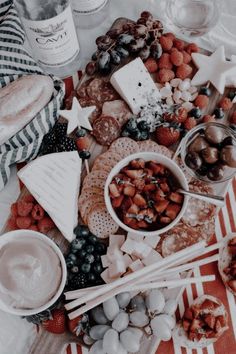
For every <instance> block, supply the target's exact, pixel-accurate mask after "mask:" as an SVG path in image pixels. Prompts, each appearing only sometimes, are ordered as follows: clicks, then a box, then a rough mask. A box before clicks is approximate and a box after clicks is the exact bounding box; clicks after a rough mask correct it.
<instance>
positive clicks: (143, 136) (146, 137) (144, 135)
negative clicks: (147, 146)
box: [139, 130, 150, 140]
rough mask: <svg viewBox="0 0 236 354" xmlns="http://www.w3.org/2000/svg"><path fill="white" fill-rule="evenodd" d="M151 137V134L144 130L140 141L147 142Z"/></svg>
mask: <svg viewBox="0 0 236 354" xmlns="http://www.w3.org/2000/svg"><path fill="white" fill-rule="evenodd" d="M149 137H150V135H149V132H148V131H145V130H144V131H142V132H141V135H140V139H139V140H147V139H149Z"/></svg>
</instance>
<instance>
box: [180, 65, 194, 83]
mask: <svg viewBox="0 0 236 354" xmlns="http://www.w3.org/2000/svg"><path fill="white" fill-rule="evenodd" d="M192 71H193V68H192V67H191V66H190V65H188V64H185V63H183V64H181V65H180V66H178V68H177V70H176V77H177V78H179V79H181V80H184V79H186V78H187V77H189V76H190V75H191V73H192Z"/></svg>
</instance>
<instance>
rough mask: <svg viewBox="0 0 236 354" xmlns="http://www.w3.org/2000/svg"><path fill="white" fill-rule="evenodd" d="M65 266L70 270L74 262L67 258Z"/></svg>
mask: <svg viewBox="0 0 236 354" xmlns="http://www.w3.org/2000/svg"><path fill="white" fill-rule="evenodd" d="M66 266H67V268H69V269H70V268H72V267H73V266H74V262H73V261H72V260H71V259H70V258H69V259H67V260H66Z"/></svg>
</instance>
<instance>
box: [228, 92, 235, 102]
mask: <svg viewBox="0 0 236 354" xmlns="http://www.w3.org/2000/svg"><path fill="white" fill-rule="evenodd" d="M235 96H236V91H230V92H229V93H228V98H229V99H230V100H231V101H233V99H234V97H235Z"/></svg>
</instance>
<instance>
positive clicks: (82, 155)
mask: <svg viewBox="0 0 236 354" xmlns="http://www.w3.org/2000/svg"><path fill="white" fill-rule="evenodd" d="M90 156H91V154H90V152H89V151H86V150H83V151H80V152H79V157H80V158H81V159H82V160H88V159H89V158H90Z"/></svg>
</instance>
